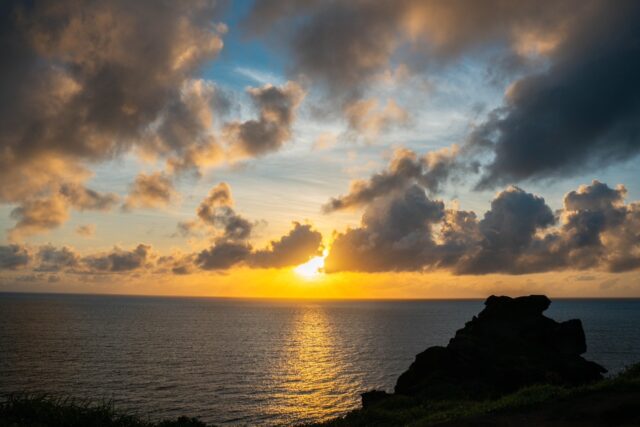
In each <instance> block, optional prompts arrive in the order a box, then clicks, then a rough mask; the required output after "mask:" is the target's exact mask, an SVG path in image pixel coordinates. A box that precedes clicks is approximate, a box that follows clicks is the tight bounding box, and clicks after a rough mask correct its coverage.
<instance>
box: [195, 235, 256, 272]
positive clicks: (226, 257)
mask: <svg viewBox="0 0 640 427" xmlns="http://www.w3.org/2000/svg"><path fill="white" fill-rule="evenodd" d="M250 253H251V246H250V245H248V244H247V243H246V242H229V241H224V240H221V241H218V242H216V243H215V244H214V245H213V246H211V247H210V248H209V249H205V250H203V251H202V252H200V253H199V254H198V256H197V257H196V264H197V265H198V267H200V268H202V269H203V270H226V269H228V268H231V267H233V266H234V265H236V264H239V263H241V262H244V261H245V260H246V259H247V257H248V256H249V254H250Z"/></svg>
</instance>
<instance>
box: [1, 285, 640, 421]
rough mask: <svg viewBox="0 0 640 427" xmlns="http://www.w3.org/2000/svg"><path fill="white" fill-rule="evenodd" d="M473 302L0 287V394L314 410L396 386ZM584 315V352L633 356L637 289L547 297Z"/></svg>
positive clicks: (195, 411)
mask: <svg viewBox="0 0 640 427" xmlns="http://www.w3.org/2000/svg"><path fill="white" fill-rule="evenodd" d="M482 307H483V303H482V301H479V300H469V301H461V300H456V301H274V300H241V299H215V298H160V297H124V296H89V295H43V294H39V295H38V294H0V393H2V392H5V393H6V392H12V391H24V390H32V391H45V392H50V393H56V394H67V395H72V396H78V397H90V398H93V399H102V398H105V399H111V400H114V401H115V403H116V406H117V407H119V408H121V409H125V410H128V411H134V412H138V413H140V414H143V415H145V416H146V415H147V414H148V415H150V416H151V417H152V418H154V419H158V418H166V417H176V416H179V415H189V416H197V417H199V418H201V419H202V420H204V421H207V422H211V423H217V424H232V425H234V424H250V425H255V424H292V423H299V422H306V421H318V420H324V419H327V418H331V417H334V416H336V415H339V414H342V413H345V412H347V411H349V410H350V409H353V408H355V407H357V406H359V404H360V398H359V393H361V392H362V391H365V390H369V389H372V388H378V389H386V390H389V391H390V390H392V389H393V385H394V384H395V380H396V378H397V377H398V375H399V374H400V373H401V372H403V371H404V370H406V369H407V367H408V366H409V364H410V363H411V362H412V360H413V358H414V356H415V355H416V354H417V353H419V352H420V351H422V350H424V349H425V348H426V347H428V346H431V345H446V343H447V342H448V340H449V338H450V337H451V336H452V335H453V334H454V333H455V331H456V330H457V329H460V328H461V327H462V326H463V325H464V322H465V321H467V320H469V319H470V318H471V316H473V315H474V314H476V313H477V312H479V311H480V310H481V309H482ZM546 314H547V315H548V316H550V317H553V318H555V319H557V320H566V319H569V318H574V317H578V318H580V319H582V321H583V324H584V327H585V331H586V335H587V344H588V352H587V354H586V357H587V358H590V359H592V360H595V361H597V362H599V363H601V364H603V365H604V366H605V367H607V368H608V369H609V370H610V371H612V372H617V371H619V370H620V369H622V368H623V367H624V366H625V365H628V364H630V363H633V362H634V361H640V328H638V325H640V300H556V301H554V302H553V304H552V305H551V308H550V309H549V310H548V311H547V312H546Z"/></svg>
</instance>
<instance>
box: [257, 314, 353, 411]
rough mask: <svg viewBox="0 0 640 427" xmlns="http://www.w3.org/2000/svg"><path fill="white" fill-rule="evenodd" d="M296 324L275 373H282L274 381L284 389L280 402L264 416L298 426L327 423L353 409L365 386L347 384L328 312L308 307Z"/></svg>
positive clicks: (296, 320) (340, 353)
mask: <svg viewBox="0 0 640 427" xmlns="http://www.w3.org/2000/svg"><path fill="white" fill-rule="evenodd" d="M293 322H294V324H293V325H292V328H291V333H290V335H289V338H288V339H287V340H286V345H287V346H288V348H287V350H286V353H287V356H288V357H286V358H283V359H281V360H279V361H278V362H277V363H278V364H279V365H280V366H278V367H277V368H276V369H274V370H273V372H278V373H279V375H278V376H277V377H273V378H272V381H273V384H274V386H275V385H277V386H276V387H277V388H281V395H280V396H279V397H280V399H278V398H276V399H273V400H272V401H271V405H269V406H270V407H269V408H265V409H266V411H265V412H266V413H271V414H274V413H277V414H278V417H279V418H280V419H290V420H291V422H296V421H297V422H299V421H300V420H326V419H329V418H331V417H332V416H335V415H337V414H340V413H344V412H346V411H348V410H349V409H352V408H353V407H354V406H356V405H357V403H358V401H359V394H358V392H359V391H360V389H361V388H362V386H363V385H362V384H361V383H359V382H356V383H355V384H352V382H353V378H349V379H348V380H346V381H345V378H347V377H349V376H348V375H346V373H345V372H343V371H344V368H345V366H343V364H342V363H341V361H342V359H343V355H342V352H341V350H340V346H341V343H340V341H341V340H340V339H339V333H338V331H336V330H335V328H334V325H333V324H332V322H331V319H330V318H329V317H328V315H327V313H326V312H325V308H324V307H323V306H322V305H320V304H318V305H316V304H313V303H312V304H305V305H303V306H301V307H300V309H299V310H298V313H297V314H296V316H295V318H294V321H293ZM345 391H347V392H346V393H345ZM276 395H277V394H276Z"/></svg>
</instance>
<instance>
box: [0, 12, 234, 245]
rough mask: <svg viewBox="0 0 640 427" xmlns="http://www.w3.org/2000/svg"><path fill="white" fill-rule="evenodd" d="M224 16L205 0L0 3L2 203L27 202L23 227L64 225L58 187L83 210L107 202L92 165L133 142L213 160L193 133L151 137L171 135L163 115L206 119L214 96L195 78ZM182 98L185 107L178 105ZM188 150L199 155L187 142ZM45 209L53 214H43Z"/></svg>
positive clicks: (217, 46) (210, 54)
mask: <svg viewBox="0 0 640 427" xmlns="http://www.w3.org/2000/svg"><path fill="white" fill-rule="evenodd" d="M217 14H218V12H217V7H216V5H215V3H213V2H209V1H186V2H179V3H174V2H165V3H157V2H155V1H147V0H142V1H136V2H129V1H125V0H114V1H110V2H97V3H96V2H93V1H89V0H63V1H59V2H55V3H37V4H31V3H29V2H23V1H18V0H9V1H8V2H4V3H3V6H2V10H1V11H0V61H1V62H2V63H3V64H4V65H3V67H2V71H1V72H0V99H1V100H2V102H0V105H1V107H0V203H19V204H21V206H20V207H19V208H18V209H17V210H15V211H14V217H15V218H16V219H18V224H17V227H16V229H15V230H16V231H15V234H23V233H26V234H33V233H36V232H39V231H40V230H46V229H50V228H53V227H55V226H57V225H59V224H60V223H61V222H62V221H64V219H65V218H66V217H67V216H68V215H67V214H66V213H65V209H64V208H63V207H62V204H63V200H62V199H61V198H60V196H59V195H58V193H62V195H63V196H64V197H65V198H66V199H67V201H68V203H69V204H70V206H71V207H73V208H75V209H79V210H85V209H99V210H103V209H106V208H107V206H109V205H111V204H112V203H113V200H112V198H111V196H107V195H102V196H101V195H98V194H96V193H92V192H91V191H90V190H87V189H86V188H84V187H82V186H81V185H82V183H83V182H84V181H85V180H86V179H88V177H90V175H91V174H90V173H89V172H88V171H87V169H86V167H87V166H88V165H90V164H93V163H96V162H101V161H104V160H108V159H111V158H113V157H115V156H119V155H121V154H123V153H125V152H128V151H130V150H131V149H132V148H137V149H140V150H142V151H144V150H147V151H153V150H152V149H151V148H150V147H153V148H154V149H155V151H154V152H155V153H156V154H157V155H162V156H171V155H172V153H173V154H174V155H176V156H186V158H187V159H188V160H185V162H184V163H195V162H196V161H195V160H194V158H195V157H198V159H200V158H201V157H203V156H205V154H203V153H205V152H206V153H207V156H209V157H211V156H212V155H211V152H212V149H211V148H210V147H208V146H207V144H200V143H199V144H197V145H195V144H194V141H193V140H184V141H182V142H181V144H177V143H176V144H174V145H170V144H168V143H167V144H164V145H163V144H157V145H153V144H150V143H149V141H150V140H163V141H166V140H168V137H167V132H165V130H166V128H167V127H168V126H169V125H168V124H166V123H167V121H169V122H171V123H175V122H176V121H179V120H178V119H176V118H175V117H176V116H178V115H179V116H180V120H181V123H187V124H191V123H196V124H198V125H202V123H205V122H206V118H203V116H205V114H203V111H204V110H206V108H205V107H204V106H203V103H204V100H207V101H208V100H211V102H212V103H213V104H214V105H215V104H216V102H215V100H212V99H211V98H210V97H207V96H208V95H205V93H208V92H207V89H206V88H202V87H201V86H202V84H199V83H198V82H194V81H193V78H192V77H193V75H194V73H196V72H197V71H198V70H199V68H200V66H201V65H202V64H203V63H205V62H206V61H209V60H211V59H213V58H214V57H215V56H216V55H217V54H218V52H219V51H220V50H221V48H222V39H221V35H222V34H223V33H224V32H225V28H224V26H221V25H218V24H215V20H216V17H217ZM149 22H153V23H154V25H148V23H149ZM198 96H200V97H198ZM199 102H200V103H199ZM176 105H180V106H183V107H184V108H183V110H184V111H183V114H182V115H180V114H178V113H173V112H174V111H175V110H176V109H179V108H180V107H176ZM176 127H177V125H176ZM184 127H187V125H185V126H184ZM154 131H155V132H157V136H156V137H152V136H151V135H150V133H153V132H154ZM201 131H202V127H199V128H198V132H201ZM198 132H195V133H191V134H185V136H188V135H198V137H199V135H200V134H199V133H198ZM172 142H175V141H172ZM203 145H205V146H206V147H205V148H203V147H202V146H203ZM192 146H193V147H197V153H195V154H194V153H192V150H196V148H188V149H187V148H186V147H192ZM143 149H144V150H143ZM198 162H199V163H201V162H202V161H201V160H198ZM181 167H186V166H181ZM79 186H80V187H79ZM103 196H104V197H107V198H104V197H103ZM45 210H48V211H50V212H52V218H51V219H50V220H45V219H44V218H36V215H37V213H36V212H38V213H39V212H42V211H45Z"/></svg>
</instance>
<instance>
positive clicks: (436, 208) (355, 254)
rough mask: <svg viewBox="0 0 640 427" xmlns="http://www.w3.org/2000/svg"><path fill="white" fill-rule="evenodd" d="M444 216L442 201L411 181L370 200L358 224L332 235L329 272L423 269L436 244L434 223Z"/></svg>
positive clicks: (328, 264)
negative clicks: (409, 184) (387, 193)
mask: <svg viewBox="0 0 640 427" xmlns="http://www.w3.org/2000/svg"><path fill="white" fill-rule="evenodd" d="M443 217H444V204H443V203H442V202H440V201H433V200H430V199H429V198H427V196H426V194H425V192H424V190H423V189H422V188H421V187H419V186H417V185H412V186H410V187H409V188H407V189H406V190H404V191H401V192H398V193H395V194H391V195H389V196H387V197H384V198H381V199H377V200H375V201H373V202H372V203H371V204H370V205H369V206H367V209H366V210H365V212H364V214H363V216H362V224H361V226H360V227H358V228H354V229H349V230H347V231H346V232H344V233H342V234H338V235H337V236H336V237H335V240H334V242H333V245H332V246H331V250H330V252H329V255H328V256H327V258H326V261H325V269H326V271H328V272H332V271H341V270H356V271H403V270H422V269H423V268H424V267H425V265H426V263H427V262H428V254H429V251H430V249H432V248H433V247H434V245H435V242H434V240H433V236H432V233H431V227H432V226H433V224H435V223H438V222H440V220H441V219H442V218H443Z"/></svg>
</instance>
